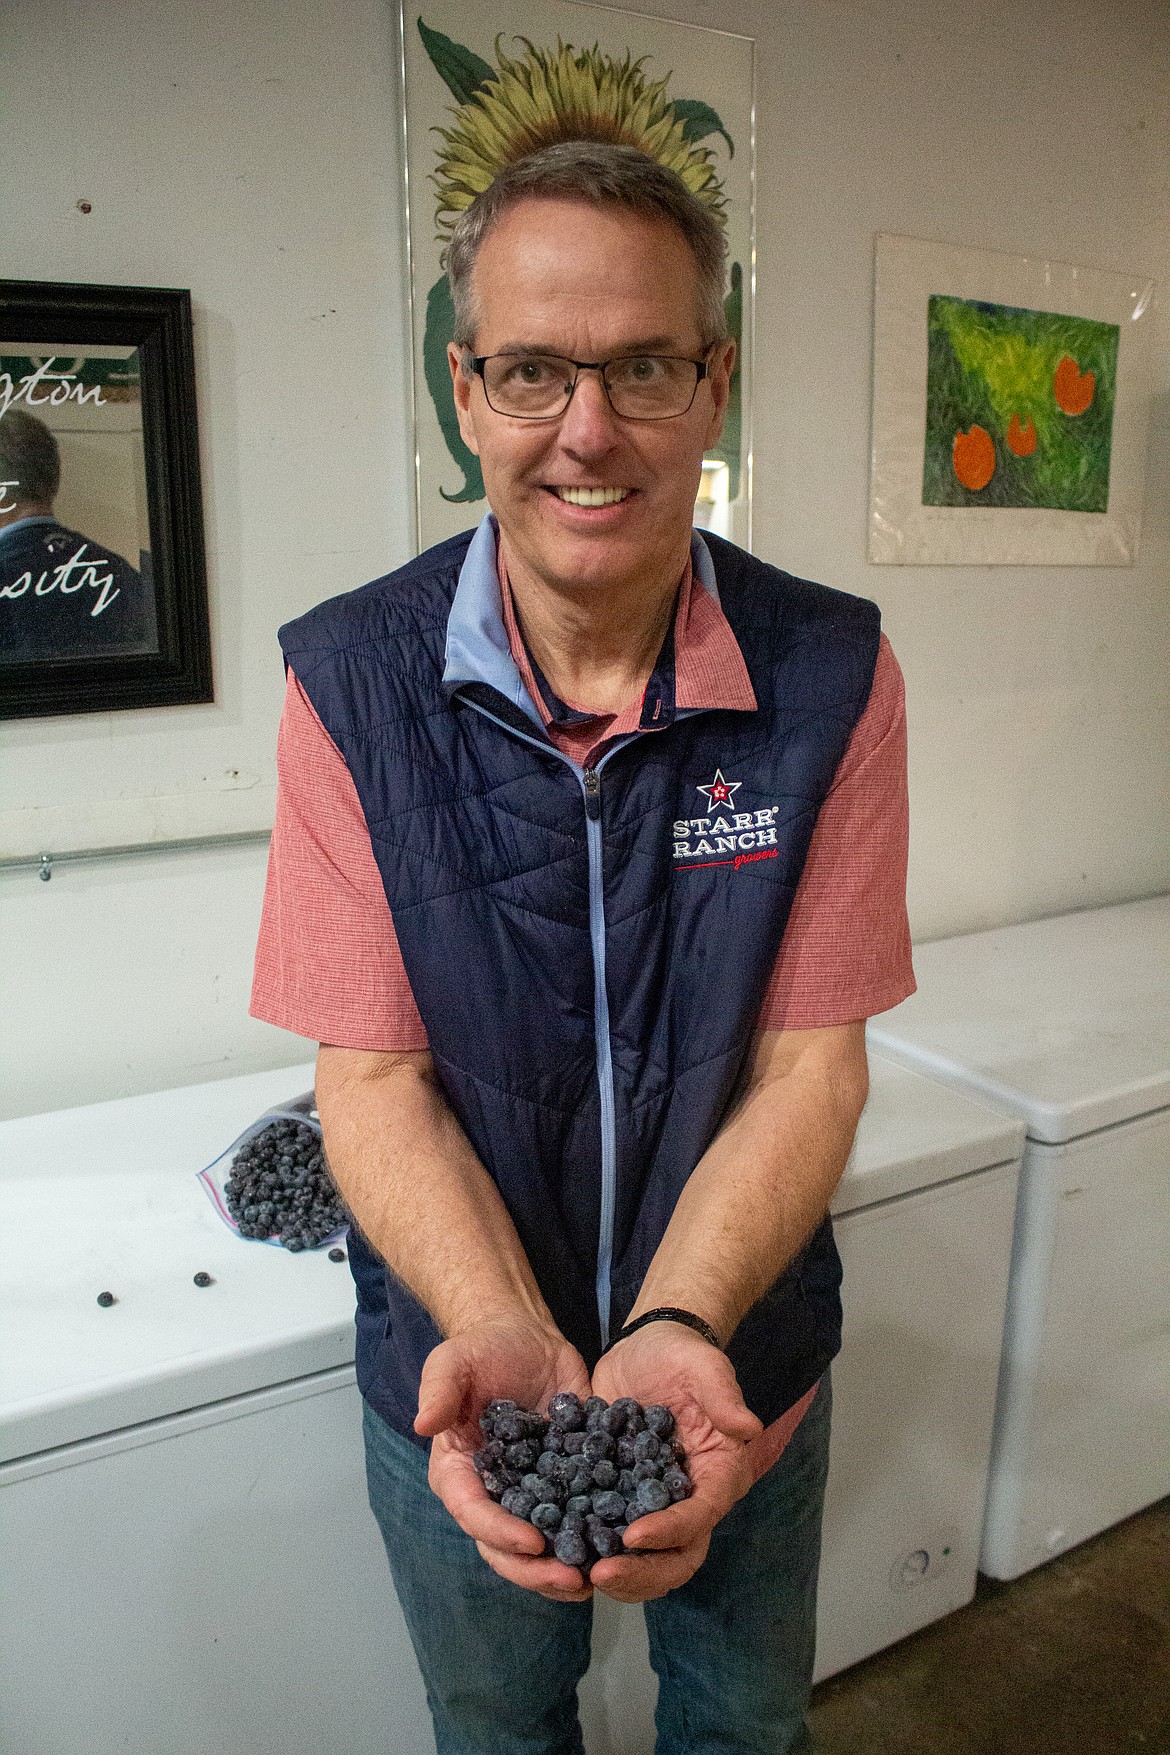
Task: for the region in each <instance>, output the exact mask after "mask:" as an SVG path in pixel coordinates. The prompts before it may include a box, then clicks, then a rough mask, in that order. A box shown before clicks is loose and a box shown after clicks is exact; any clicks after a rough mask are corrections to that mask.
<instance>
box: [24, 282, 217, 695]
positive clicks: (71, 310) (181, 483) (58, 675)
mask: <svg viewBox="0 0 1170 1755" xmlns="http://www.w3.org/2000/svg"><path fill="white" fill-rule="evenodd" d="M21 342H27V343H29V344H31V345H32V346H33V347H36V348H39V349H40V350H41V351H42V352H43V351H44V349H45V347H46V346H48V345H50V344H51V345H53V346H56V345H57V344H58V342H59V343H60V347H61V349H62V351H64V350H66V349H68V348H69V347H71V346H73V347H77V346H82V345H88V346H90V347H94V346H98V347H100V345H101V344H103V343H104V344H106V345H108V346H110V345H112V346H116V347H130V348H134V349H137V355H138V376H139V385H140V396H141V413H142V449H143V452H144V463H145V480H146V505H147V512H148V518H149V549H148V551H147V552H148V554H149V558H150V579H149V581H148V582H147V584H146V590H147V591H149V589H150V588H151V586H152V587H153V593H154V607H155V616H156V621H157V650H156V651H149V652H141V651H140V652H139V653H138V654H135V655H128V654H125V653H116V652H110V653H106V654H105V655H102V656H96V655H86V656H84V657H78V656H76V655H74V656H55V655H53V656H43V657H38V658H37V659H36V660H34V661H28V662H23V661H22V662H12V661H9V662H3V661H0V718H3V719H25V718H33V717H39V716H46V715H49V714H72V713H104V712H111V711H118V710H122V709H128V708H137V707H173V706H184V705H191V704H197V703H204V702H209V701H212V700H214V689H213V680H212V670H211V630H210V625H209V621H208V610H207V572H206V562H205V555H204V544H203V502H202V495H201V490H200V477H199V429H198V422H197V418H196V403H195V350H194V341H193V331H192V323H191V294H190V292H189V291H188V290H186V289H183V288H175V287H141V286H87V285H74V284H68V283H60V282H48V281H19V280H0V352H5V353H11V351H12V348H11V344H13V343H17V344H19V343H21ZM9 375H10V376H11V374H9ZM26 394H27V392H26ZM14 405H16V404H14ZM29 412H30V413H32V412H34V410H33V409H31V408H30V409H29ZM0 552H2V548H0ZM40 577H41V578H42V579H43V578H44V575H43V574H42V575H41V576H40ZM135 577H137V575H135ZM25 589H27V587H25ZM50 589H51V587H50ZM3 607H4V606H3V605H0V608H3Z"/></svg>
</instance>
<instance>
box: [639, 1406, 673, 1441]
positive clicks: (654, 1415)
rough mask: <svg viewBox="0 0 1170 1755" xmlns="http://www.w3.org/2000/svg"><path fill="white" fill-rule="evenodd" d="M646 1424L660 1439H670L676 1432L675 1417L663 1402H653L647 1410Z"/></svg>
mask: <svg viewBox="0 0 1170 1755" xmlns="http://www.w3.org/2000/svg"><path fill="white" fill-rule="evenodd" d="M646 1424H647V1426H648V1427H649V1429H650V1431H651V1432H653V1433H655V1434H656V1436H657V1437H659V1438H670V1437H671V1436H672V1434H673V1432H674V1415H673V1414H672V1413H671V1411H670V1409H669V1408H664V1407H663V1406H662V1404H661V1402H651V1403H650V1405H649V1407H648V1408H647V1409H646Z"/></svg>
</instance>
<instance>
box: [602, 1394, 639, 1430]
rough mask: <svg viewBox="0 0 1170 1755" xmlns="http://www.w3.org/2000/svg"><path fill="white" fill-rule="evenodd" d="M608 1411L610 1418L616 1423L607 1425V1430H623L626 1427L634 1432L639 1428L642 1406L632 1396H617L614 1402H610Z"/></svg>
mask: <svg viewBox="0 0 1170 1755" xmlns="http://www.w3.org/2000/svg"><path fill="white" fill-rule="evenodd" d="M609 1413H610V1418H611V1419H612V1420H615V1421H616V1422H617V1423H616V1425H612V1426H610V1427H609V1431H611V1432H624V1431H626V1430H627V1429H628V1430H630V1431H635V1432H636V1431H638V1430H639V1427H640V1424H641V1419H642V1407H641V1404H640V1403H639V1402H636V1401H635V1400H634V1398H633V1396H629V1395H623V1396H619V1397H618V1399H617V1401H616V1402H611V1403H610V1406H609Z"/></svg>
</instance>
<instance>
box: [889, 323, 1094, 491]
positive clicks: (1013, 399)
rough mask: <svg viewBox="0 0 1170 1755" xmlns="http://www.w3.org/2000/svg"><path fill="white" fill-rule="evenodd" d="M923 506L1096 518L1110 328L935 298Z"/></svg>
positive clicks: (929, 325)
mask: <svg viewBox="0 0 1170 1755" xmlns="http://www.w3.org/2000/svg"><path fill="white" fill-rule="evenodd" d="M927 335H928V354H927V371H926V448H925V455H924V462H923V476H922V503H923V505H924V506H1004V507H1033V508H1035V507H1051V508H1053V509H1055V510H1059V511H1065V512H1104V511H1106V510H1107V509H1108V505H1109V460H1110V450H1111V445H1112V438H1113V404H1114V397H1115V394H1116V389H1117V348H1118V342H1119V340H1120V329H1119V326H1118V325H1117V324H1116V323H1098V322H1095V321H1093V320H1092V319H1090V318H1087V317H1065V316H1060V315H1059V314H1058V313H1056V312H1053V311H1029V310H1024V309H1022V308H1020V307H1018V306H1015V305H993V304H987V303H985V302H983V301H982V300H976V299H957V298H949V297H944V296H942V295H941V294H937V293H936V294H933V295H932V296H931V298H930V300H929V305H928V313H927Z"/></svg>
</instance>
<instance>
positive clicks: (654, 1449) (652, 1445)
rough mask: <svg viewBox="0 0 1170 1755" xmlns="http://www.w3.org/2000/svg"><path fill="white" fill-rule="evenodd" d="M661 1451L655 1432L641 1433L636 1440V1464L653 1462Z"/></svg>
mask: <svg viewBox="0 0 1170 1755" xmlns="http://www.w3.org/2000/svg"><path fill="white" fill-rule="evenodd" d="M661 1449H662V1446H661V1445H660V1444H659V1442H658V1439H657V1437H656V1435H655V1434H654V1433H653V1432H650V1431H646V1432H639V1434H638V1436H637V1437H636V1438H635V1440H634V1460H635V1462H653V1460H654V1458H655V1457H656V1456H657V1455H658V1452H659V1451H660V1450H661Z"/></svg>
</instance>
